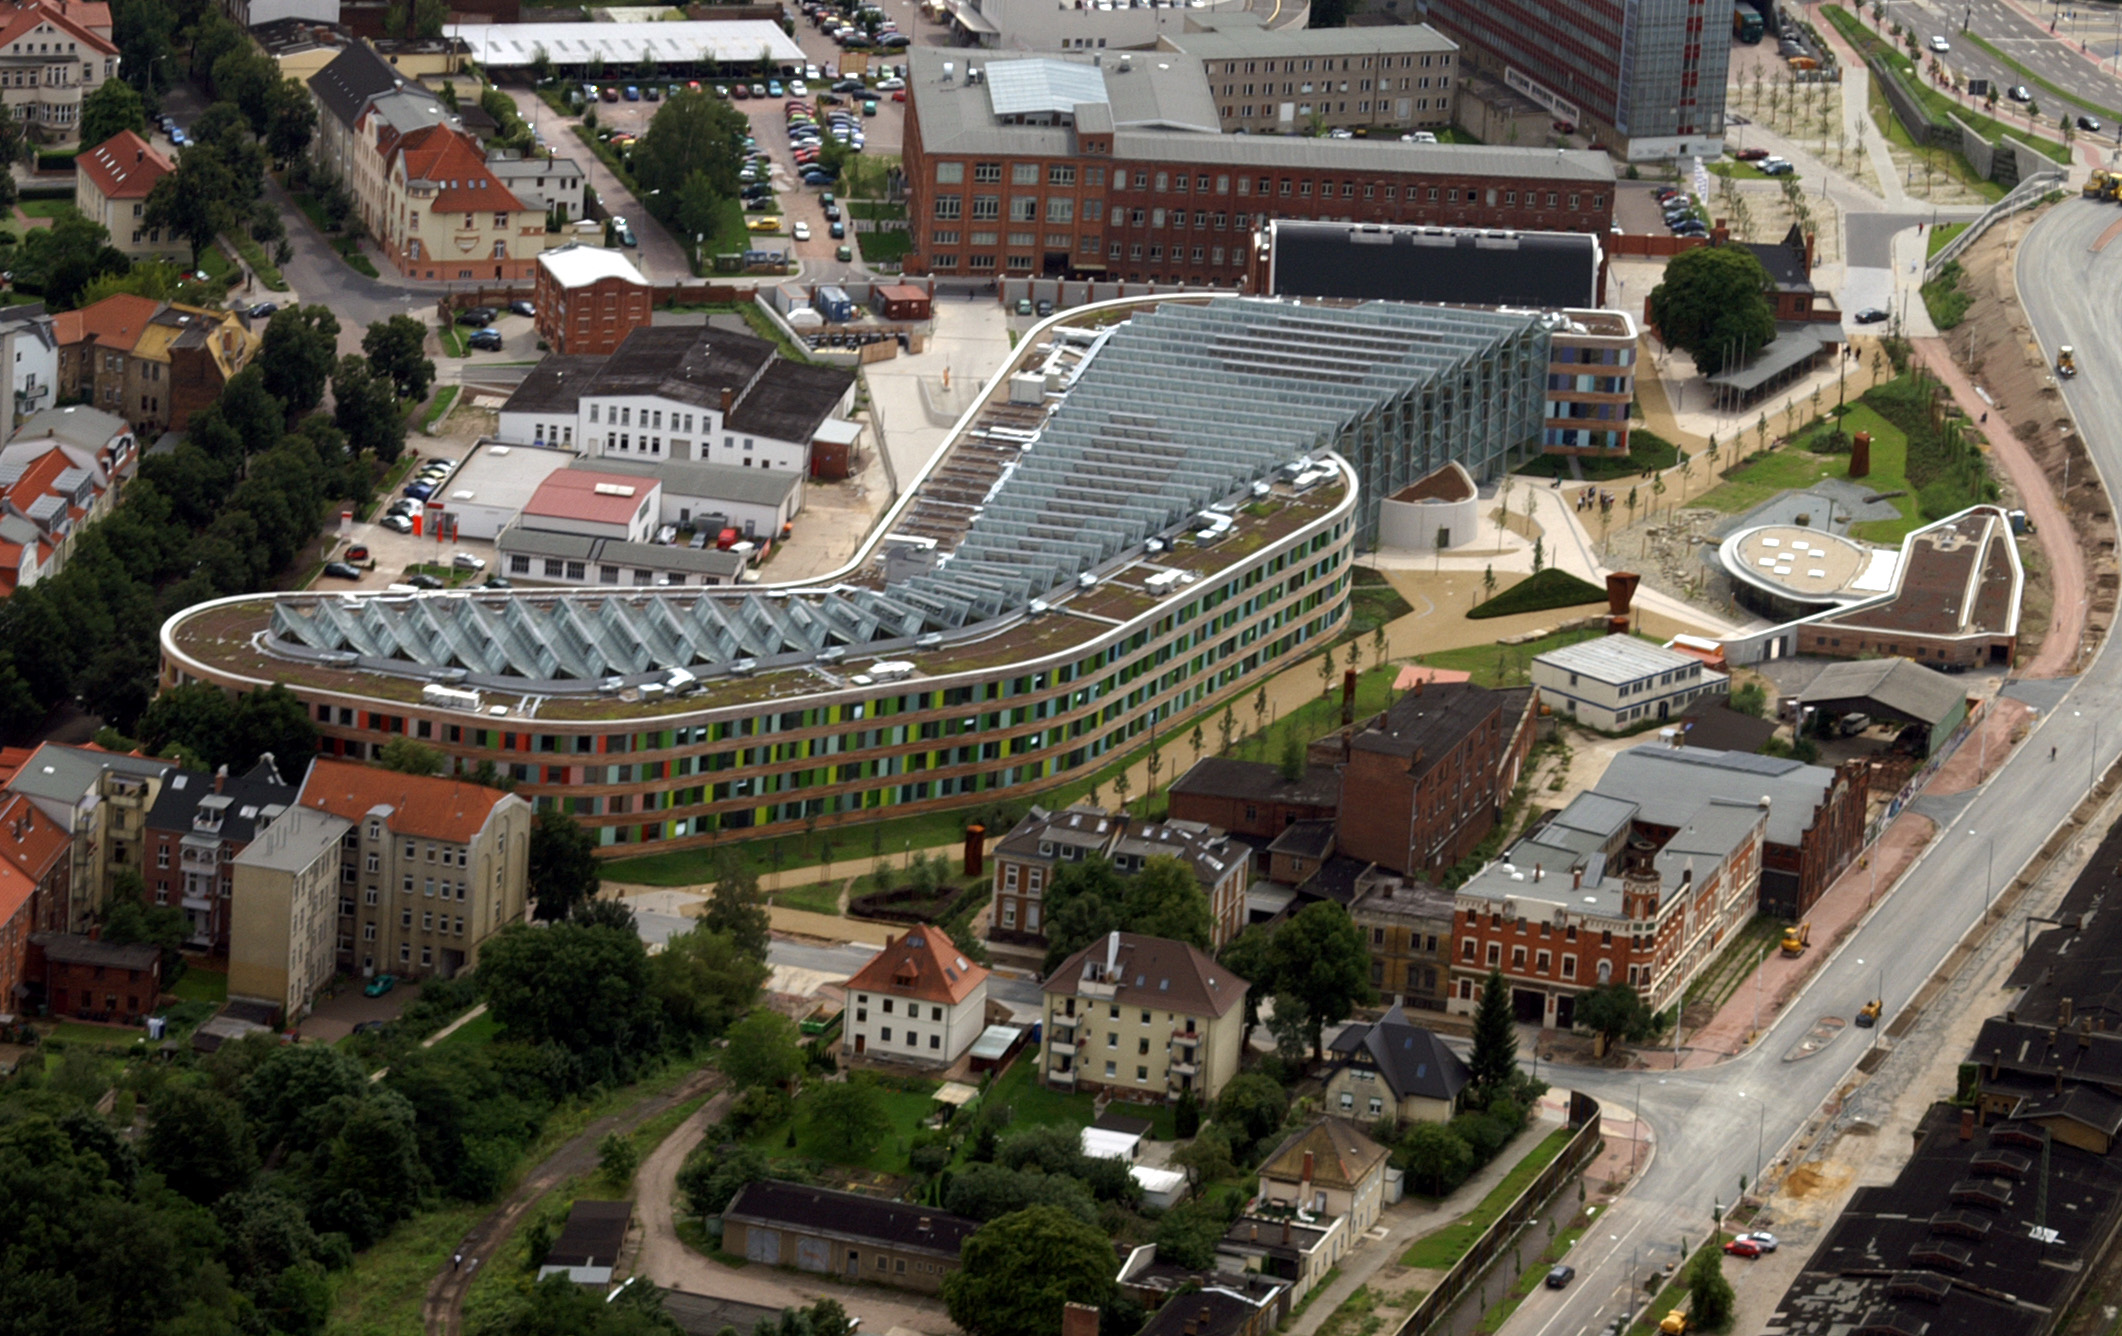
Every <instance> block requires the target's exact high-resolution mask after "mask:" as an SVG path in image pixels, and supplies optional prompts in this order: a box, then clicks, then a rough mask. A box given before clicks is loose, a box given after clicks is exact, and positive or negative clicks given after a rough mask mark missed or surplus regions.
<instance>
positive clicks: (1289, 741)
mask: <svg viewBox="0 0 2122 1336" xmlns="http://www.w3.org/2000/svg"><path fill="white" fill-rule="evenodd" d="M1304 764H1305V762H1304V739H1302V738H1300V737H1298V736H1297V731H1296V730H1295V729H1291V730H1290V731H1289V732H1287V733H1284V734H1283V735H1282V778H1283V779H1285V780H1288V781H1289V782H1290V783H1292V784H1297V783H1301V782H1302V781H1303V779H1304Z"/></svg>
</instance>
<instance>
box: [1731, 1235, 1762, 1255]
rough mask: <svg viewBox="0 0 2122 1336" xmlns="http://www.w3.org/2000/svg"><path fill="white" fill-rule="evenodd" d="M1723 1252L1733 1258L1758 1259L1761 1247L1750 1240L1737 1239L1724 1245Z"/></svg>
mask: <svg viewBox="0 0 2122 1336" xmlns="http://www.w3.org/2000/svg"><path fill="white" fill-rule="evenodd" d="M1724 1251H1725V1252H1727V1253H1729V1254H1731V1255H1732V1256H1733V1257H1759V1256H1760V1255H1761V1245H1760V1244H1758V1243H1756V1242H1754V1241H1753V1240H1752V1239H1747V1238H1739V1239H1733V1240H1732V1241H1731V1242H1730V1243H1727V1244H1725V1245H1724Z"/></svg>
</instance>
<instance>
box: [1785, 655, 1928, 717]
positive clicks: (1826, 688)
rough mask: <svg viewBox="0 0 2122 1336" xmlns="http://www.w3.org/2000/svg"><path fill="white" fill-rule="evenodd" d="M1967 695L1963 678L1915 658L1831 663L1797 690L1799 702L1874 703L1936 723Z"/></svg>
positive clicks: (1834, 706) (1824, 704)
mask: <svg viewBox="0 0 2122 1336" xmlns="http://www.w3.org/2000/svg"><path fill="white" fill-rule="evenodd" d="M1966 700H1967V693H1966V692H1965V691H1963V690H1961V688H1960V686H1959V684H1958V683H1956V682H1954V681H1953V680H1952V679H1951V678H1950V677H1947V676H1946V675H1945V674H1943V673H1941V672H1939V671H1937V670H1936V669H1935V668H1925V667H1924V666H1923V665H1922V664H1920V663H1917V662H1916V661H1915V660H1913V659H1858V660H1854V661H1852V662H1848V663H1831V664H1829V665H1828V666H1827V669H1826V671H1824V672H1822V673H1821V674H1820V675H1819V676H1818V677H1816V678H1814V679H1813V680H1812V685H1811V686H1808V687H1807V688H1805V690H1803V691H1801V692H1799V693H1798V703H1799V704H1800V705H1813V706H1820V707H1825V708H1827V709H1843V708H1853V707H1855V706H1857V705H1861V704H1865V703H1871V704H1874V705H1878V706H1881V707H1883V708H1885V709H1887V710H1891V711H1893V712H1894V713H1896V714H1900V715H1905V716H1906V717H1908V718H1910V719H1915V720H1920V721H1921V722H1923V723H1926V724H1929V725H1931V726H1932V727H1936V726H1937V725H1938V724H1940V723H1942V722H1944V721H1945V720H1946V719H1948V718H1950V717H1951V716H1952V713H1953V711H1955V710H1957V709H1960V708H1961V707H1962V706H1963V705H1965V703H1966Z"/></svg>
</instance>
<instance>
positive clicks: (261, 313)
mask: <svg viewBox="0 0 2122 1336" xmlns="http://www.w3.org/2000/svg"><path fill="white" fill-rule="evenodd" d="M279 309H280V308H279V307H278V306H275V305H274V304H273V303H271V302H257V303H254V304H253V305H252V306H251V309H250V310H249V311H248V312H247V313H246V314H248V315H249V316H250V318H251V319H253V320H270V319H272V318H273V312H275V311H277V310H279Z"/></svg>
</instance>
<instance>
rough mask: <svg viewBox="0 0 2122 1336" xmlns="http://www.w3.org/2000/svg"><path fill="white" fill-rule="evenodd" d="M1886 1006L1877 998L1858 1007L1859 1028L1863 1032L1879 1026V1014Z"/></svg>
mask: <svg viewBox="0 0 2122 1336" xmlns="http://www.w3.org/2000/svg"><path fill="white" fill-rule="evenodd" d="M1884 1005H1885V1004H1884V1003H1883V1002H1882V1001H1881V1000H1880V999H1879V998H1876V997H1875V998H1873V999H1872V1000H1871V1001H1869V1002H1866V1003H1865V1004H1864V1005H1863V1006H1861V1007H1858V1008H1857V1027H1858V1028H1859V1029H1862V1030H1869V1029H1871V1028H1872V1027H1873V1026H1874V1025H1877V1024H1878V1023H1879V1012H1880V1011H1881V1010H1883V1009H1884Z"/></svg>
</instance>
